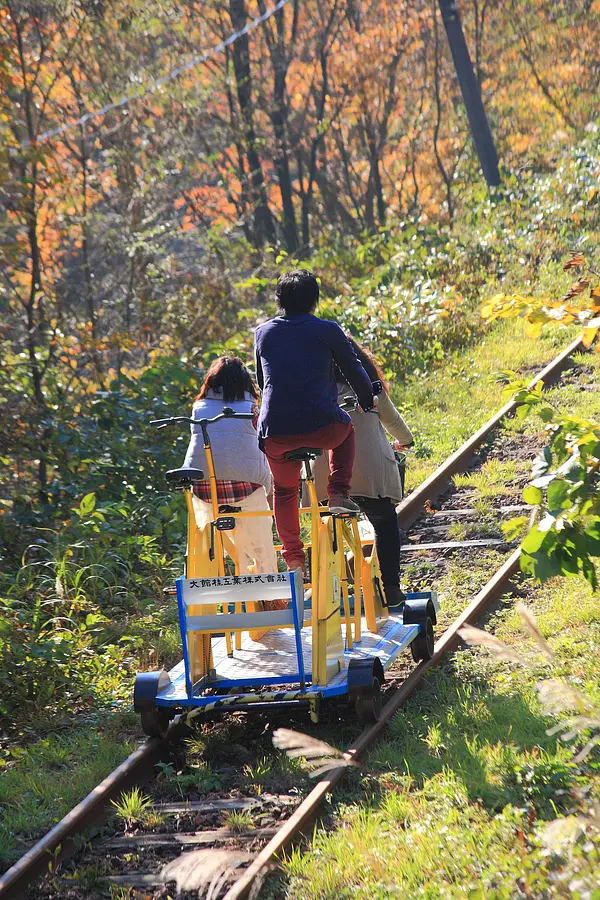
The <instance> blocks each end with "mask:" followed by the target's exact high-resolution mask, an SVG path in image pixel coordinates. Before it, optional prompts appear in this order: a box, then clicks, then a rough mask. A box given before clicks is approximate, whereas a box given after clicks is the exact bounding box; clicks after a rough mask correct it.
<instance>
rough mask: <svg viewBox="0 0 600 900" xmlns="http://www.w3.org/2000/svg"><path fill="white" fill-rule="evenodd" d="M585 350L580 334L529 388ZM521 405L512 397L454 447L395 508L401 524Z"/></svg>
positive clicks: (553, 375) (548, 381) (549, 377)
mask: <svg viewBox="0 0 600 900" xmlns="http://www.w3.org/2000/svg"><path fill="white" fill-rule="evenodd" d="M584 349H585V348H584V346H583V344H582V342H581V337H578V338H577V339H576V340H574V341H572V342H571V343H570V344H569V346H568V347H566V348H565V349H564V350H563V351H562V353H559V355H558V356H556V357H555V358H554V359H553V360H552V362H550V363H548V365H547V366H545V367H544V368H543V369H542V371H541V372H539V373H538V374H537V375H536V376H535V378H533V379H532V380H531V381H530V382H529V385H528V386H529V387H530V388H532V387H535V385H536V384H538V383H539V382H540V381H541V382H542V383H543V384H545V385H548V384H552V382H553V381H554V380H555V379H556V378H557V376H558V375H560V373H561V372H562V370H563V369H564V368H565V367H566V366H567V364H568V362H569V358H570V357H571V356H572V355H573V353H576V352H577V351H578V350H584ZM519 406H520V404H519V403H518V402H517V401H516V400H509V401H508V403H505V404H504V406H503V407H502V408H501V409H499V410H498V412H497V413H494V415H493V416H491V418H489V419H488V420H487V422H485V423H484V424H483V425H482V426H481V428H479V429H478V430H477V431H476V432H474V434H472V435H471V437H470V438H468V440H466V441H465V443H464V444H462V446H460V447H459V448H458V450H455V451H454V453H452V454H451V456H449V457H448V458H447V459H446V461H445V462H443V463H442V465H441V466H439V467H438V468H437V469H436V470H435V472H432V474H431V475H430V476H429V477H428V478H426V479H425V481H423V482H422V483H421V484H420V485H419V487H418V488H416V489H415V490H414V491H412V493H410V494H409V495H408V497H406V499H405V500H403V501H402V502H401V503H400V504H399V505H398V506H397V507H396V512H397V514H398V522H399V524H400V525H401V526H402V527H404V528H406V527H408V526H409V525H411V524H412V523H413V522H414V521H415V519H416V518H417V516H419V515H420V513H421V512H422V510H423V509H424V507H425V504H426V502H427V501H428V500H429V501H431V500H435V498H436V497H437V496H438V495H439V494H440V493H441V492H442V490H443V489H444V487H445V486H446V484H447V483H448V481H449V480H450V478H451V477H452V475H456V473H457V472H459V471H461V470H463V468H464V466H465V464H466V463H467V462H468V460H469V459H470V457H471V456H472V454H473V452H474V451H475V450H477V448H478V447H480V446H481V444H483V442H484V441H485V439H486V438H487V436H488V435H489V434H491V432H492V431H494V429H495V428H497V427H498V425H499V424H500V423H501V422H502V420H503V419H506V418H507V417H509V416H512V415H514V413H515V412H516V411H517V409H518V407H519Z"/></svg>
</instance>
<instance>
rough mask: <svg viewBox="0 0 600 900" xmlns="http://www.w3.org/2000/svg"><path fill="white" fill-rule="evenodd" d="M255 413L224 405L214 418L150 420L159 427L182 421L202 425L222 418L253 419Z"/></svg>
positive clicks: (187, 417)
mask: <svg viewBox="0 0 600 900" xmlns="http://www.w3.org/2000/svg"><path fill="white" fill-rule="evenodd" d="M253 418H254V413H236V412H234V411H233V410H232V409H231V407H230V406H224V407H223V412H221V413H219V415H218V416H213V418H212V419H190V418H189V416H169V418H167V419H152V420H151V421H150V424H151V425H156V426H157V427H158V428H166V427H167V425H176V424H179V423H180V422H186V423H187V424H188V425H199V426H200V427H202V426H204V427H206V426H207V425H212V424H213V422H218V421H219V420H220V419H253Z"/></svg>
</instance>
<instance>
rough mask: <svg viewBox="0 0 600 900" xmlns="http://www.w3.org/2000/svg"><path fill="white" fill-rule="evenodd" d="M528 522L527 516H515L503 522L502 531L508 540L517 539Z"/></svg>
mask: <svg viewBox="0 0 600 900" xmlns="http://www.w3.org/2000/svg"><path fill="white" fill-rule="evenodd" d="M526 524H527V516H515V518H513V519H508V521H507V522H503V524H502V533H503V534H504V537H505V538H506V540H507V541H514V540H516V539H517V538H518V537H519V535H520V534H521V532H522V530H523V528H524V527H525V525H526Z"/></svg>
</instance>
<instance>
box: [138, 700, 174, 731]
mask: <svg viewBox="0 0 600 900" xmlns="http://www.w3.org/2000/svg"><path fill="white" fill-rule="evenodd" d="M140 716H141V720H142V730H143V732H144V734H145V735H147V736H148V737H155V738H165V737H166V736H167V731H168V730H169V724H170V722H171V716H170V714H169V710H168V709H164V708H161V707H155V708H154V709H144V710H142V712H141V714H140Z"/></svg>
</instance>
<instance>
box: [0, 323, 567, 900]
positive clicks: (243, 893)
mask: <svg viewBox="0 0 600 900" xmlns="http://www.w3.org/2000/svg"><path fill="white" fill-rule="evenodd" d="M583 349H584V348H583V344H582V343H581V338H577V340H575V341H573V342H572V343H571V344H569V346H568V347H566V348H565V349H564V350H563V351H562V352H561V353H560V354H559V355H558V356H557V357H556V358H555V359H554V360H552V362H551V363H549V364H548V365H547V366H546V367H545V368H544V369H542V371H541V372H540V373H539V374H538V375H536V376H535V378H533V379H532V381H531V382H530V383H529V386H530V387H533V386H534V385H535V384H537V383H538V382H540V381H541V382H543V383H544V384H550V383H551V382H552V381H553V380H554V379H555V378H556V377H557V376H558V375H559V374H560V372H561V371H562V370H563V369H564V368H565V366H566V365H567V363H568V361H569V358H570V356H571V355H572V354H573V353H575V352H577V351H578V350H583ZM518 405H519V404H518V403H517V402H515V401H514V400H511V401H510V402H508V403H506V404H505V405H504V406H503V407H502V409H500V410H499V411H498V412H497V413H495V414H494V415H493V416H492V417H491V418H490V419H488V421H487V422H486V423H485V424H484V425H482V426H481V428H479V429H478V430H477V431H476V432H475V433H474V434H473V435H472V436H471V437H470V438H469V439H468V440H467V441H466V442H465V443H464V444H463V445H462V446H461V447H459V449H458V450H456V451H455V452H454V453H453V454H452V455H451V456H450V457H448V459H446V461H445V462H444V463H442V465H441V466H439V467H438V468H437V469H436V470H435V472H433V473H432V474H431V475H430V476H429V477H428V478H427V479H426V480H425V481H424V482H423V483H422V484H421V485H420V486H419V487H418V488H417V489H416V490H414V491H413V492H412V493H411V494H410V495H409V496H408V497H407V498H406V499H405V500H403V501H402V503H400V505H399V506H398V507H397V512H398V519H399V522H400V524H401V525H403V526H408V525H410V524H411V522H413V521H414V520H415V518H417V516H418V515H419V513H420V512H421V510H422V509H423V508H424V506H425V503H426V501H427V500H430V501H431V500H435V499H436V497H437V496H439V494H440V493H441V492H442V491H443V489H444V488H445V487H446V485H447V483H448V481H449V479H450V477H451V476H452V475H453V474H456V472H458V471H460V469H461V467H464V465H465V464H466V463H467V462H468V460H469V459H470V458H471V456H472V453H473V452H474V450H476V449H477V447H479V446H480V445H481V444H482V443H483V442H484V441H485V439H486V438H487V436H488V435H489V434H490V433H491V432H492V431H493V430H494V429H495V428H496V427H497V426H498V425H499V424H500V422H501V421H502V420H503V419H504V418H506V417H508V416H511V415H513V414H514V412H515V411H516V409H517V407H518ZM518 566H519V550H515V551H514V552H513V553H512V554H511V556H510V557H509V559H508V560H507V561H506V562H505V563H504V565H503V566H502V567H501V568H500V569H499V570H498V571H497V572H496V574H495V575H494V576H493V577H492V579H491V580H490V581H489V582H488V583H487V585H486V586H485V587H484V588H483V590H482V591H480V593H479V594H478V595H477V596H476V597H475V598H474V600H473V601H472V602H471V603H470V604H469V606H468V607H467V608H466V609H465V610H464V611H463V613H461V615H460V616H459V617H458V619H457V620H456V621H455V622H454V623H453V625H451V626H450V628H449V629H448V630H447V631H446V632H444V634H443V635H442V637H441V638H440V640H439V641H438V642H437V643H436V645H435V652H434V655H433V657H432V659H430V660H428V661H427V662H423V663H420V664H419V665H418V666H417V667H416V668H415V669H414V670H413V672H411V674H410V675H409V676H408V678H406V680H405V681H404V682H403V683H402V685H401V686H400V688H399V689H398V690H397V691H396V692H395V693H394V695H393V696H392V698H391V699H390V700H389V701H388V703H387V704H386V705H385V707H384V709H383V711H382V716H381V719H380V720H379V722H377V723H376V724H375V725H373V726H371V727H370V728H368V729H367V730H366V731H364V732H363V733H362V734H361V736H360V737H359V738H358V740H357V741H356V742H355V743H354V744H352V745H351V747H349V748H348V751H347V753H348V754H349V755H350V756H351V757H352V758H354V757H356V758H358V757H359V756H360V755H361V754H362V753H364V751H365V750H366V749H367V748H368V747H369V746H370V745H371V743H373V741H374V740H375V739H376V738H377V737H378V735H379V734H380V732H381V731H382V729H383V728H384V727H385V725H386V723H387V722H388V721H389V719H390V718H391V716H393V715H394V713H395V712H396V711H397V710H398V709H399V707H400V706H401V705H402V703H403V702H404V701H405V699H406V698H407V697H409V696H410V694H411V693H412V692H413V691H414V690H415V688H416V686H417V685H418V683H419V682H420V680H421V678H422V676H423V675H424V673H425V672H426V671H428V670H429V669H431V668H433V666H435V665H437V664H438V663H439V661H440V659H441V658H442V656H443V654H444V653H446V652H448V650H450V649H452V648H453V647H454V646H455V645H456V643H457V641H458V629H459V628H460V627H461V626H462V625H464V624H466V623H467V622H471V621H474V619H475V618H476V617H477V616H478V615H479V614H480V613H481V612H482V611H483V609H485V607H486V605H488V604H489V603H491V602H493V600H494V599H496V598H497V597H498V596H500V594H501V593H502V591H503V589H504V587H505V586H506V584H507V583H508V580H509V579H510V577H511V576H512V575H513V574H514V573H515V572H516V571H517V569H518ZM175 727H176V726H175ZM164 748H165V742H162V741H158V740H155V739H152V740H148V741H146V742H145V743H144V744H142V745H141V746H140V747H139V748H138V749H137V750H135V751H134V752H133V753H132V754H131V756H129V757H128V758H127V759H126V760H125V761H124V762H122V763H121V765H120V766H118V767H117V768H116V769H115V770H114V771H113V772H111V774H110V775H108V776H107V777H106V778H105V779H104V780H103V781H102V782H101V783H100V784H99V785H97V786H96V787H95V788H94V789H93V791H91V792H90V793H89V794H88V795H87V796H86V797H84V799H83V800H82V801H81V802H80V803H78V804H77V806H75V807H74V808H73V809H72V810H71V811H70V812H69V813H67V815H66V816H65V817H64V818H63V819H61V820H60V822H58V823H57V824H56V825H55V826H54V828H52V829H51V830H50V831H49V832H48V833H47V834H46V835H44V837H43V838H41V839H40V840H39V841H38V842H37V843H36V844H35V845H34V846H33V847H32V848H31V849H30V850H29V851H28V852H27V853H26V854H25V855H24V856H22V857H21V858H20V859H19V860H18V861H17V862H16V863H15V864H14V865H13V866H12V868H10V869H8V871H7V872H5V873H4V875H2V876H0V898H1V900H11V898H19V897H23V895H24V891H25V888H26V886H27V885H28V884H29V882H31V880H32V879H33V878H34V877H35V876H36V875H38V874H40V873H41V872H43V871H45V870H46V868H47V865H48V862H49V860H51V859H56V857H57V851H58V856H59V857H60V858H61V859H62V858H66V857H68V856H70V855H71V854H72V853H73V852H74V850H75V849H76V846H75V838H76V837H77V836H78V835H79V834H80V833H81V831H82V829H83V828H84V827H86V826H87V825H90V824H92V823H94V822H97V821H98V820H99V819H101V818H102V816H103V815H104V814H105V811H106V808H107V805H108V803H109V801H110V800H113V799H116V798H117V797H118V796H119V794H120V793H121V792H122V791H123V790H126V789H127V788H128V787H130V786H132V785H133V784H141V783H143V782H144V781H145V780H147V778H149V777H150V776H151V774H152V771H153V769H154V765H155V763H156V762H158V761H159V759H160V757H161V755H162V753H163V752H164ZM345 771H346V768H339V769H335V770H333V771H332V772H331V773H329V774H328V775H327V776H326V777H325V778H323V779H321V781H319V783H318V784H317V785H316V786H315V788H313V790H312V791H311V793H310V794H309V795H308V797H306V799H305V800H304V801H303V802H302V803H301V805H300V806H299V807H298V809H297V810H296V812H295V813H294V814H293V815H292V816H291V817H290V819H288V820H287V821H286V822H285V823H284V825H283V827H282V828H281V830H280V831H279V832H278V834H277V835H276V836H275V837H274V838H273V839H272V840H271V841H270V842H269V843H268V844H267V845H266V847H264V849H263V850H262V851H261V852H260V853H259V854H258V856H257V857H256V859H255V860H254V861H253V862H252V863H251V865H250V866H249V867H248V869H247V870H246V872H245V873H244V875H243V876H242V878H240V879H239V880H238V881H237V882H236V884H235V885H234V886H233V887H232V888H231V889H230V890H229V892H228V893H227V895H226V897H225V900H238V898H239V900H241V898H243V897H247V896H248V895H249V892H250V890H251V887H252V884H253V882H254V881H255V880H256V878H257V877H259V876H262V875H263V874H264V871H265V869H266V868H267V867H268V866H269V865H270V864H271V862H272V861H273V858H274V857H275V856H276V855H277V854H278V853H280V852H281V850H283V849H284V848H285V847H286V846H287V845H288V844H289V843H290V842H291V841H292V839H293V838H294V836H295V835H296V834H298V833H300V832H301V830H302V827H303V826H304V825H305V824H306V823H307V822H309V821H310V820H311V819H312V818H314V815H315V813H316V810H317V808H318V807H319V805H320V803H321V802H322V800H323V799H324V798H325V796H326V795H327V794H328V793H329V792H330V791H331V790H332V789H333V787H335V785H336V784H337V783H338V781H339V780H340V779H341V778H342V776H343V775H344V772H345Z"/></svg>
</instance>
